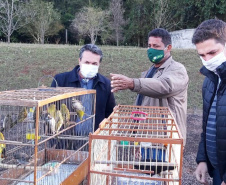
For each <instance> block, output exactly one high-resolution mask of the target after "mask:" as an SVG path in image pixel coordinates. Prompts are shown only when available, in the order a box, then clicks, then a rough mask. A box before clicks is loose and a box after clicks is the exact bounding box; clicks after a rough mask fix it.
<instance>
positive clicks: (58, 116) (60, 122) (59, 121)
mask: <svg viewBox="0 0 226 185" xmlns="http://www.w3.org/2000/svg"><path fill="white" fill-rule="evenodd" d="M55 121H56V124H55V125H56V126H55V127H56V128H55V131H56V133H58V132H59V130H60V128H61V127H62V125H63V123H64V120H63V116H62V113H61V112H60V111H59V110H58V111H56V117H55Z"/></svg>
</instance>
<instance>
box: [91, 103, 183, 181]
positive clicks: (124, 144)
mask: <svg viewBox="0 0 226 185" xmlns="http://www.w3.org/2000/svg"><path fill="white" fill-rule="evenodd" d="M89 153H90V155H89V184H90V185H134V184H139V185H160V184H162V185H165V184H167V185H171V184H175V185H176V184H180V185H181V176H182V158H183V138H182V136H181V133H180V130H179V127H178V125H177V123H176V121H175V119H174V117H173V115H172V113H171V111H170V110H169V109H168V108H167V107H144V106H128V105H118V106H116V107H115V108H114V111H113V113H112V114H111V115H110V116H109V117H108V118H107V119H105V120H103V121H102V122H101V124H100V126H99V128H98V130H96V131H95V132H94V133H93V134H90V138H89Z"/></svg>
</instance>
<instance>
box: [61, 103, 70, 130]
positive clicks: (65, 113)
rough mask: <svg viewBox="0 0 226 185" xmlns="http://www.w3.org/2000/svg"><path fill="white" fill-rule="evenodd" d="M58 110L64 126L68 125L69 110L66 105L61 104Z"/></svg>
mask: <svg viewBox="0 0 226 185" xmlns="http://www.w3.org/2000/svg"><path fill="white" fill-rule="evenodd" d="M60 112H61V114H62V117H63V121H64V125H65V127H68V126H69V120H70V112H69V110H68V108H67V105H65V104H64V103H63V104H61V108H60Z"/></svg>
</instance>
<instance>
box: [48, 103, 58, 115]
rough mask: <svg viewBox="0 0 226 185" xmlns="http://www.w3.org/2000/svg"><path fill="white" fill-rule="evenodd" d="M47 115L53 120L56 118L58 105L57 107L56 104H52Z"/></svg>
mask: <svg viewBox="0 0 226 185" xmlns="http://www.w3.org/2000/svg"><path fill="white" fill-rule="evenodd" d="M47 113H48V114H49V115H50V116H51V117H52V118H55V116H56V105H55V104H51V105H50V106H49V107H48V108H47Z"/></svg>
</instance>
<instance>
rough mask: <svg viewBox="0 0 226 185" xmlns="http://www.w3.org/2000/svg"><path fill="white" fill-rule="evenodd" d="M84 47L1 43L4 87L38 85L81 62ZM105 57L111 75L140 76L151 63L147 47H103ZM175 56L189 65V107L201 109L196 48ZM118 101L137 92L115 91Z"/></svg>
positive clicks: (129, 100)
mask: <svg viewBox="0 0 226 185" xmlns="http://www.w3.org/2000/svg"><path fill="white" fill-rule="evenodd" d="M80 48H81V46H68V45H34V44H32V45H29V44H5V43H0V84H1V85H0V90H1V91H3V90H13V89H21V88H33V87H37V86H38V83H39V80H40V79H41V78H42V77H43V76H45V75H52V76H54V75H55V74H56V73H59V72H64V71H69V70H71V69H73V68H74V66H75V65H77V64H78V54H79V49H80ZM101 49H102V50H103V54H104V58H103V61H102V64H101V67H100V72H101V73H102V74H103V75H105V76H107V77H110V73H121V74H124V75H127V76H129V77H133V78H136V77H139V76H140V73H141V72H142V71H145V70H147V69H148V68H149V67H150V65H151V63H150V62H149V61H148V59H147V55H146V49H145V48H136V47H109V46H102V47H101ZM172 56H173V58H174V59H175V60H176V61H178V62H181V63H183V64H184V65H185V67H186V69H187V71H188V75H189V78H190V82H189V90H188V108H189V109H194V108H198V109H201V106H202V101H201V87H202V81H203V76H202V75H201V74H200V73H199V69H200V67H201V61H200V59H199V57H198V55H197V54H196V51H195V50H192V49H190V50H188V49H186V50H182V49H180V50H179V49H177V50H173V51H172ZM51 81H52V79H51V78H46V79H45V78H43V79H42V80H41V81H40V84H44V85H47V86H50V83H51ZM115 97H116V101H117V104H128V105H129V104H133V102H134V100H135V97H136V94H135V93H132V92H130V91H129V90H128V91H122V92H118V93H116V94H115Z"/></svg>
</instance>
